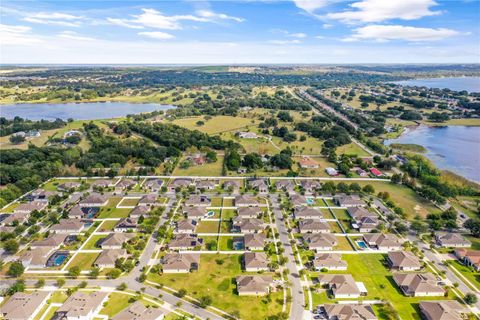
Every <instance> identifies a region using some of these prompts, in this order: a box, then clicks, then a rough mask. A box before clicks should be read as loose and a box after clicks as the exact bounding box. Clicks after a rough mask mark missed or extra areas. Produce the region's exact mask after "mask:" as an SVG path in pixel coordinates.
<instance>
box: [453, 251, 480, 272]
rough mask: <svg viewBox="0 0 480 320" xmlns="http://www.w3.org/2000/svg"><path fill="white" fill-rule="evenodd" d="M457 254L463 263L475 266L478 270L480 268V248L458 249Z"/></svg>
mask: <svg viewBox="0 0 480 320" xmlns="http://www.w3.org/2000/svg"><path fill="white" fill-rule="evenodd" d="M455 256H456V257H457V258H458V260H460V262H462V263H463V264H465V265H467V266H470V267H472V268H474V269H475V270H476V271H479V270H480V250H467V249H456V250H455Z"/></svg>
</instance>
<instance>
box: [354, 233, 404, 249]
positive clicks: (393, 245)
mask: <svg viewBox="0 0 480 320" xmlns="http://www.w3.org/2000/svg"><path fill="white" fill-rule="evenodd" d="M363 240H365V242H366V243H367V245H369V246H370V247H373V248H377V249H378V250H386V251H399V250H400V249H402V243H401V242H400V239H399V238H398V237H397V236H396V235H394V234H390V233H369V234H364V235H363Z"/></svg>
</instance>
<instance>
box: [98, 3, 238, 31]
mask: <svg viewBox="0 0 480 320" xmlns="http://www.w3.org/2000/svg"><path fill="white" fill-rule="evenodd" d="M132 17H133V19H118V18H107V21H108V22H110V23H111V24H116V25H119V26H122V27H127V28H132V29H143V28H146V27H149V28H156V29H166V30H179V29H182V25H181V23H180V22H181V21H195V22H218V21H219V20H234V21H236V22H242V21H244V19H242V18H238V17H232V16H228V15H226V14H223V13H216V12H213V11H210V10H200V11H197V15H191V14H189V15H173V16H167V15H165V14H163V13H162V12H160V11H157V10H155V9H148V8H143V9H142V13H141V14H138V15H132Z"/></svg>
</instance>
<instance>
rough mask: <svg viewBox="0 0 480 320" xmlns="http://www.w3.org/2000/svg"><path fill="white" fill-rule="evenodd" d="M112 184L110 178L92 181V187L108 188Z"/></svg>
mask: <svg viewBox="0 0 480 320" xmlns="http://www.w3.org/2000/svg"><path fill="white" fill-rule="evenodd" d="M111 185H112V183H111V182H110V180H95V181H94V182H93V183H92V187H94V188H108V187H110V186H111Z"/></svg>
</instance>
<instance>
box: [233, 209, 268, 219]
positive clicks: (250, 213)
mask: <svg viewBox="0 0 480 320" xmlns="http://www.w3.org/2000/svg"><path fill="white" fill-rule="evenodd" d="M262 213H263V211H262V209H260V208H259V207H240V208H238V210H237V214H238V216H239V217H240V218H242V219H251V218H258V216H259V215H261V214H262Z"/></svg>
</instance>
